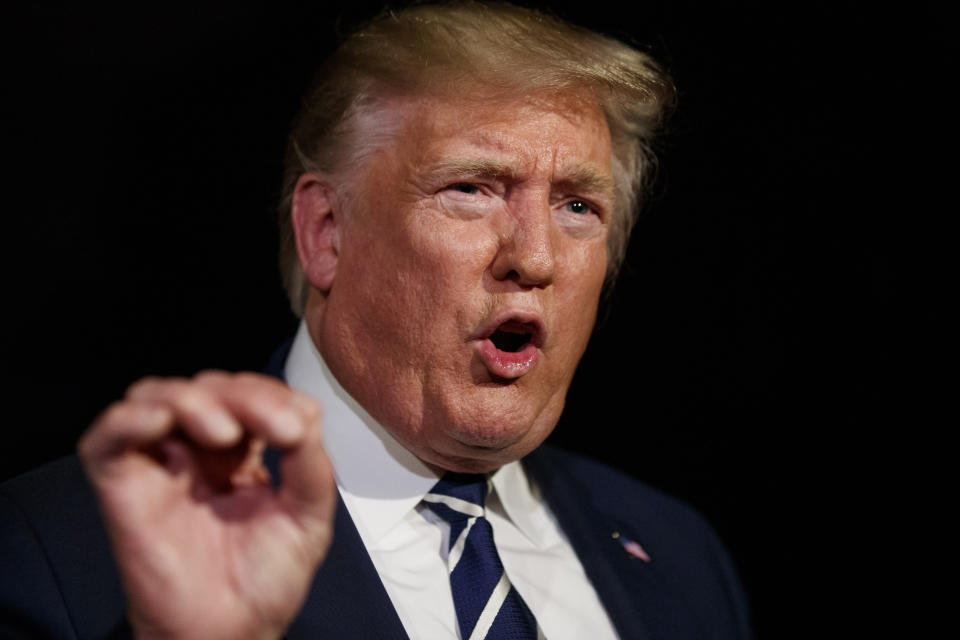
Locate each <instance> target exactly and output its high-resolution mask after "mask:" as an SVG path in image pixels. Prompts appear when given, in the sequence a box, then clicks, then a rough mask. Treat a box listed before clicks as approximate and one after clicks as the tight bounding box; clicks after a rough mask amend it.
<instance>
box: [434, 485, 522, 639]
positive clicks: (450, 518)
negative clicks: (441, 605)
mask: <svg viewBox="0 0 960 640" xmlns="http://www.w3.org/2000/svg"><path fill="white" fill-rule="evenodd" d="M486 498H487V478H486V476H482V475H471V474H464V473H453V472H447V474H446V475H445V476H443V478H441V479H440V481H439V482H438V483H437V484H436V485H435V486H434V487H433V489H431V490H430V493H428V494H427V495H425V496H424V497H423V500H424V502H425V503H426V505H427V506H428V507H429V508H430V509H431V510H432V511H433V512H434V513H436V514H437V515H438V516H440V517H441V518H443V519H444V520H446V521H447V522H449V523H450V550H449V553H448V555H447V565H448V568H449V570H450V586H451V588H452V590H453V605H454V608H455V609H456V610H457V623H458V624H459V625H460V637H461V638H462V640H481V639H482V638H489V639H491V640H494V639H497V640H499V639H503V640H507V639H511V640H514V639H515V640H521V639H530V640H535V639H536V638H537V637H538V635H537V621H536V620H535V619H534V617H533V614H532V613H531V612H530V609H528V608H527V605H526V603H524V601H523V599H522V598H521V597H520V594H519V593H517V590H516V589H514V588H513V586H512V585H511V584H510V580H508V579H507V574H506V573H504V571H503V564H502V563H501V562H500V556H498V555H497V549H496V547H495V546H494V544H493V529H492V528H491V527H490V523H489V522H488V521H487V519H486V518H485V517H484V502H485V501H486Z"/></svg>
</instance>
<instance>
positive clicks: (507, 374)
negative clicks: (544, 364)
mask: <svg viewBox="0 0 960 640" xmlns="http://www.w3.org/2000/svg"><path fill="white" fill-rule="evenodd" d="M545 333H546V332H545V330H544V325H543V321H542V320H541V319H540V317H539V316H538V315H535V314H530V313H509V312H507V313H503V314H498V315H497V316H495V317H494V318H493V319H492V320H491V321H490V322H489V323H487V324H486V325H485V328H484V329H482V330H481V331H480V332H479V334H478V335H477V338H476V340H477V342H478V344H479V353H480V358H481V359H482V360H483V363H484V364H485V365H486V367H487V369H488V370H489V371H490V373H491V374H493V375H494V376H495V377H498V378H505V379H508V380H515V379H517V378H519V377H521V376H523V375H525V374H526V373H528V372H529V371H530V370H531V369H533V367H534V366H535V365H536V364H537V361H538V359H539V357H540V348H541V347H542V346H543V341H544V337H545Z"/></svg>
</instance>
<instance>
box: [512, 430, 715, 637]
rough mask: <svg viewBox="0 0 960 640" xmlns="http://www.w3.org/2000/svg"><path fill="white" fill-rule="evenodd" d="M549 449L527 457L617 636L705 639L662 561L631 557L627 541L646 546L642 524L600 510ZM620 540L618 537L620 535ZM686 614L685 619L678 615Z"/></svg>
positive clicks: (583, 481)
mask: <svg viewBox="0 0 960 640" xmlns="http://www.w3.org/2000/svg"><path fill="white" fill-rule="evenodd" d="M552 456H553V454H552V452H550V451H549V449H548V448H545V447H541V448H540V449H538V450H537V451H534V452H533V453H531V454H530V455H529V456H528V457H527V458H525V460H524V463H525V465H526V468H527V470H528V471H529V472H530V474H531V475H532V477H533V478H534V479H535V480H536V482H537V485H538V486H539V487H540V490H541V491H542V493H543V496H544V498H545V499H546V500H547V503H548V504H549V505H550V509H551V510H552V511H553V513H554V515H555V516H556V517H557V520H558V522H559V524H560V527H561V528H562V529H563V532H564V533H565V534H566V536H567V538H568V539H569V540H570V544H571V545H572V546H573V548H574V551H576V553H577V557H578V558H579V559H580V562H581V563H582V564H583V567H584V569H585V571H586V573H587V577H588V578H589V579H590V582H591V583H592V584H593V587H594V589H596V591H597V595H598V596H599V597H600V601H601V602H602V603H603V606H604V609H606V611H607V614H608V615H609V616H610V619H611V621H612V622H613V625H614V627H615V628H616V629H617V633H618V634H619V635H620V637H621V638H624V639H631V640H632V639H636V640H659V639H660V638H670V639H671V640H678V639H681V638H699V637H700V635H701V633H700V630H699V629H698V628H697V627H696V623H695V621H694V620H693V619H691V618H689V617H688V616H685V615H682V612H684V611H686V610H687V609H688V608H687V606H686V604H685V603H684V602H683V598H682V594H678V593H676V589H675V588H674V587H672V586H671V585H670V584H669V581H667V580H664V577H663V576H662V575H661V573H660V571H659V569H658V566H657V559H656V557H654V558H652V560H651V561H650V562H649V563H648V562H645V561H644V560H642V559H640V558H638V557H636V556H635V555H632V554H630V553H629V552H628V551H627V550H626V549H625V548H624V545H623V542H622V537H626V538H628V539H631V540H636V541H639V542H641V543H642V541H643V537H642V536H643V529H644V527H642V523H637V522H633V523H630V522H627V521H626V520H624V519H623V517H622V516H619V515H616V514H612V513H609V512H607V511H605V510H603V509H601V508H598V506H597V503H596V501H595V500H594V499H593V498H592V494H594V493H595V492H596V491H597V488H596V487H593V488H592V490H591V488H590V487H588V486H587V483H588V482H589V479H587V478H584V477H582V474H576V473H568V472H567V471H568V470H567V469H566V468H564V470H563V471H562V472H558V469H559V468H561V467H559V465H558V464H557V461H556V460H552V459H551V458H552ZM615 533H616V534H617V535H618V536H620V537H614V534H615ZM678 612H681V615H678Z"/></svg>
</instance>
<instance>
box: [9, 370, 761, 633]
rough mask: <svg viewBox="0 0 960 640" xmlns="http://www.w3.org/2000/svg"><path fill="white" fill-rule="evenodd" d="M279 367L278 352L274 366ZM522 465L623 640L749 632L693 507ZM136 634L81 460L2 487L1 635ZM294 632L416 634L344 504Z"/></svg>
mask: <svg viewBox="0 0 960 640" xmlns="http://www.w3.org/2000/svg"><path fill="white" fill-rule="evenodd" d="M281 363H282V360H280V361H279V362H278V361H277V360H276V359H275V360H274V362H273V363H272V366H271V367H270V368H271V369H273V372H274V373H279V372H280V371H282V369H280V364H281ZM272 462H273V461H271V460H268V466H273V465H272ZM524 463H525V465H526V468H527V471H528V472H529V473H530V474H531V475H532V477H533V478H534V479H535V480H536V482H537V483H538V484H539V486H540V488H541V490H542V492H543V495H544V497H545V498H546V500H547V502H548V503H549V504H550V508H551V509H552V510H553V512H554V514H556V516H557V519H558V521H559V523H560V526H561V527H562V529H563V531H564V532H565V533H566V535H567V537H568V538H569V540H570V542H571V543H572V545H573V547H574V549H575V550H576V552H577V555H578V557H579V558H580V561H581V562H582V563H583V566H584V567H585V569H586V572H587V575H588V577H589V578H590V580H591V582H592V583H593V585H594V588H595V589H596V590H597V593H598V595H599V596H600V600H601V602H603V605H604V607H605V608H606V610H607V612H608V613H609V615H610V618H611V619H612V620H613V623H614V625H615V627H616V629H617V631H618V632H619V634H620V636H621V637H623V638H637V639H645V640H660V639H670V640H682V639H690V640H693V639H705V638H715V639H718V640H719V639H724V640H726V639H730V640H733V639H741V638H748V637H749V626H748V619H747V610H746V609H747V608H746V603H745V599H744V596H743V593H742V591H741V588H740V585H739V583H738V581H737V577H736V574H735V572H734V569H733V566H732V564H731V562H730V560H729V558H728V556H727V554H726V552H725V551H724V549H723V547H722V546H721V544H720V542H719V541H718V539H717V537H716V536H715V535H714V533H713V531H712V530H711V529H710V527H709V526H708V525H707V524H706V523H705V522H704V521H703V520H702V519H701V518H700V517H699V516H698V515H696V514H695V513H694V512H693V511H692V510H691V509H689V508H688V507H686V506H684V505H682V504H680V503H678V502H677V501H675V500H673V499H671V498H668V497H666V496H664V495H662V494H660V493H658V492H656V491H654V490H653V489H651V488H649V487H647V486H645V485H643V484H641V483H639V482H637V481H635V480H633V479H632V478H629V477H628V476H625V475H623V474H621V473H619V472H616V471H614V470H612V469H610V468H608V467H605V466H603V465H600V464H597V463H595V462H591V461H588V460H585V459H583V458H580V457H578V456H575V455H572V454H569V453H565V452H562V451H560V450H557V449H554V448H552V447H549V446H542V447H540V448H539V449H537V450H536V451H534V452H533V453H532V454H530V455H529V456H528V457H527V458H526V459H525V460H524ZM614 533H617V534H619V537H614ZM624 538H629V539H632V540H635V541H637V542H639V543H640V544H641V545H642V546H643V548H644V549H645V550H646V551H647V553H648V554H649V556H650V558H651V560H650V562H649V563H648V562H645V561H643V560H641V559H638V558H636V557H634V556H632V555H630V554H629V553H627V551H626V550H625V548H624V546H623V544H622V540H623V539H624ZM129 636H130V628H129V626H128V624H127V622H126V620H125V617H124V598H123V593H122V591H121V588H120V583H119V580H118V577H117V572H116V566H115V564H114V561H113V558H112V556H111V552H110V548H109V543H108V541H107V538H106V533H105V531H104V527H103V523H102V521H101V519H100V516H99V512H98V510H97V506H96V500H95V497H94V495H93V492H92V490H91V488H90V486H89V484H88V483H87V480H86V478H85V476H84V475H83V472H82V470H81V468H80V464H79V462H78V460H77V459H76V458H75V457H70V458H65V459H63V460H60V461H58V462H55V463H52V464H50V465H47V466H45V467H42V468H40V469H38V470H36V471H33V472H31V473H28V474H26V475H23V476H20V477H19V478H16V479H14V480H12V481H10V482H7V483H5V484H3V485H0V638H8V637H11V638H126V637H129ZM287 637H288V638H291V639H293V640H295V639H298V638H303V639H304V640H306V639H311V640H314V639H317V638H338V639H339V638H371V639H377V640H383V639H389V638H406V637H407V636H406V633H405V632H404V630H403V627H402V625H401V623H400V619H399V618H398V617H397V614H396V612H395V611H394V609H393V606H392V605H391V603H390V600H389V598H388V596H387V593H386V591H385V589H384V587H383V584H382V582H381V581H380V578H379V576H378V575H377V572H376V570H375V569H374V566H373V563H372V561H371V560H370V557H369V555H368V554H367V552H366V550H365V549H364V547H363V543H362V542H361V540H360V536H359V534H358V533H357V530H356V527H355V526H354V524H353V521H352V520H351V518H350V515H349V514H348V513H347V511H346V508H345V507H344V505H343V501H342V500H341V501H340V502H339V503H338V506H337V515H336V522H335V528H334V539H333V544H332V545H331V548H330V551H329V553H328V555H327V557H326V559H325V560H324V562H323V565H322V566H321V567H320V569H319V571H318V572H317V575H316V577H315V579H314V582H313V586H312V587H311V591H310V595H309V597H308V599H307V602H306V604H305V605H304V607H303V609H302V610H301V612H300V614H299V615H298V616H297V618H296V620H295V621H294V623H293V625H292V626H291V627H290V629H289V630H288V633H287Z"/></svg>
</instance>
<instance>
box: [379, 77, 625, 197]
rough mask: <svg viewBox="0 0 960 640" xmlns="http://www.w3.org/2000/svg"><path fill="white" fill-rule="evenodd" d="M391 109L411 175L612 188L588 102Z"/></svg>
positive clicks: (455, 100)
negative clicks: (460, 172)
mask: <svg viewBox="0 0 960 640" xmlns="http://www.w3.org/2000/svg"><path fill="white" fill-rule="evenodd" d="M467 93H469V92H467ZM392 109H393V110H394V115H395V116H397V117H398V120H399V122H400V126H399V130H398V135H397V138H396V142H397V143H398V144H396V145H395V147H394V149H395V151H396V152H397V153H398V154H399V155H400V156H401V157H402V158H403V160H404V162H405V163H408V164H409V165H410V168H411V169H414V170H433V169H438V170H439V169H442V168H444V167H446V166H451V167H455V168H461V169H464V170H472V171H473V172H474V173H485V172H496V173H510V174H513V173H515V174H518V175H516V176H513V177H517V178H519V177H521V175H519V174H524V175H526V174H530V173H537V174H540V173H543V174H548V175H549V176H550V177H551V178H552V179H555V180H567V179H573V180H578V181H589V182H593V183H596V184H593V185H592V186H594V187H596V188H598V189H603V190H607V187H609V188H610V189H612V180H611V179H609V176H610V172H611V170H610V162H611V147H610V131H609V127H608V126H607V123H606V119H605V117H604V115H603V113H602V111H601V110H600V108H599V107H598V106H596V105H595V104H593V103H590V102H582V103H581V102H575V101H573V100H564V99H558V98H554V99H545V98H539V97H524V98H502V97H501V98H467V97H442V98H439V97H430V98H418V99H415V100H411V99H408V100H404V101H400V102H398V103H396V104H395V105H393V106H392ZM461 165H463V166H461Z"/></svg>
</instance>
